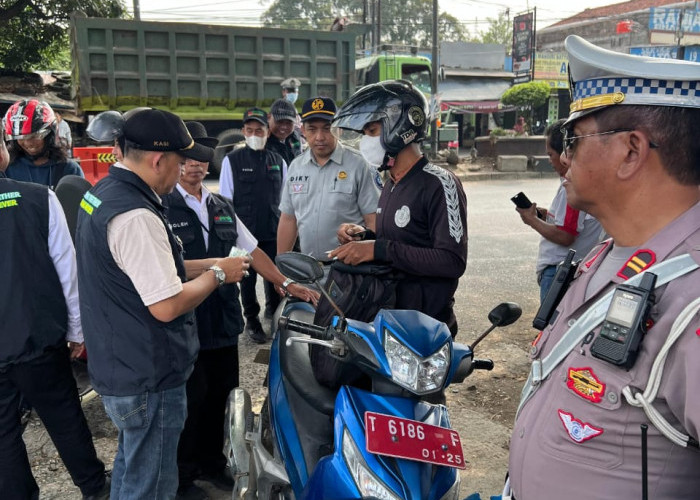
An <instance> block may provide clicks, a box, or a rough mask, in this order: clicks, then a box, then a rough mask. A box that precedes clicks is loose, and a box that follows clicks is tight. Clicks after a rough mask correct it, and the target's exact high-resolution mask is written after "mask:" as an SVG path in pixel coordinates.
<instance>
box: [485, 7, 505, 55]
mask: <svg viewBox="0 0 700 500" xmlns="http://www.w3.org/2000/svg"><path fill="white" fill-rule="evenodd" d="M486 20H487V21H488V22H489V27H488V29H487V30H486V31H485V32H483V33H480V37H479V41H480V42H481V43H499V44H501V45H505V46H506V52H507V53H508V54H510V52H511V49H512V45H513V23H512V22H511V20H510V19H509V18H508V16H507V15H506V14H505V13H504V12H502V13H500V14H498V18H496V19H494V18H492V17H487V18H486Z"/></svg>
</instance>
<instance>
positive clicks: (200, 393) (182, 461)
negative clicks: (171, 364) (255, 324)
mask: <svg viewBox="0 0 700 500" xmlns="http://www.w3.org/2000/svg"><path fill="white" fill-rule="evenodd" d="M235 387H238V346H237V345H233V346H229V347H221V348H218V349H210V350H204V351H200V352H199V356H198V358H197V361H196V362H195V364H194V371H193V372H192V375H190V378H189V379H188V380H187V420H185V428H184V429H183V431H182V434H181V435H180V443H179V444H178V448H177V465H178V473H179V476H180V485H179V486H180V487H181V488H182V487H187V486H189V485H191V484H192V482H193V481H194V480H195V479H197V478H198V477H199V475H200V474H201V473H202V472H212V473H213V472H219V471H221V470H223V469H224V468H225V467H226V457H225V456H224V453H223V448H224V413H225V411H226V401H227V399H228V395H229V393H230V392H231V391H232V390H233V389H234V388H235Z"/></svg>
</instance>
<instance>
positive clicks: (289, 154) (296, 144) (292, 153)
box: [265, 130, 301, 166]
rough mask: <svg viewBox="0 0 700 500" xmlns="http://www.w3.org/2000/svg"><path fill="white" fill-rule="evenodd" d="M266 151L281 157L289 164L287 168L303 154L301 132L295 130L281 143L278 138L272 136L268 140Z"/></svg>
mask: <svg viewBox="0 0 700 500" xmlns="http://www.w3.org/2000/svg"><path fill="white" fill-rule="evenodd" d="M265 149H267V150H268V151H273V152H275V153H277V154H278V155H280V156H281V157H282V158H283V159H284V161H286V162H287V166H289V165H290V164H291V163H292V160H293V159H294V158H296V157H297V156H299V155H300V154H301V136H300V135H299V132H297V131H296V130H294V131H293V132H292V133H291V134H289V135H288V136H287V138H286V139H285V140H284V141H280V140H279V139H278V138H277V137H275V136H274V135H272V134H270V137H268V138H267V143H266V144H265Z"/></svg>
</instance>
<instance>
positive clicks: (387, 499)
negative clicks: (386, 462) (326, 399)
mask: <svg viewBox="0 0 700 500" xmlns="http://www.w3.org/2000/svg"><path fill="white" fill-rule="evenodd" d="M343 457H345V463H347V465H348V469H350V474H352V478H353V479H354V481H355V485H357V489H358V490H360V494H361V495H362V498H372V499H374V498H376V499H378V500H400V499H399V498H398V497H397V496H396V495H394V494H393V493H392V492H391V491H390V490H389V488H388V487H387V486H386V485H385V484H384V483H382V482H381V481H380V480H379V478H378V477H377V476H375V475H374V474H372V472H371V471H370V470H369V467H367V463H366V462H365V460H364V459H363V458H362V454H361V453H360V450H359V449H358V448H357V445H356V444H355V441H354V440H353V439H352V436H351V435H350V433H349V432H348V430H347V429H344V430H343Z"/></svg>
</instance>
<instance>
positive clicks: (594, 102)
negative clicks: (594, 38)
mask: <svg viewBox="0 0 700 500" xmlns="http://www.w3.org/2000/svg"><path fill="white" fill-rule="evenodd" d="M564 46H565V47H566V51H567V52H568V53H569V85H570V88H571V93H572V97H571V101H572V102H571V110H570V111H571V114H570V115H569V118H568V120H567V121H566V123H567V124H568V123H571V122H573V121H575V120H578V119H579V118H582V117H583V116H586V115H588V114H590V113H593V112H595V111H599V110H601V109H603V108H605V107H608V106H614V105H625V104H626V105H630V104H636V105H644V106H673V107H685V108H698V107H700V63H694V62H690V61H679V60H675V59H660V58H655V57H643V56H633V55H629V54H622V53H620V52H613V51H611V50H606V49H602V48H600V47H596V46H595V45H593V44H592V43H589V42H587V41H586V40H584V39H583V38H581V37H579V36H576V35H570V36H568V37H566V40H565V41H564Z"/></svg>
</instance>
